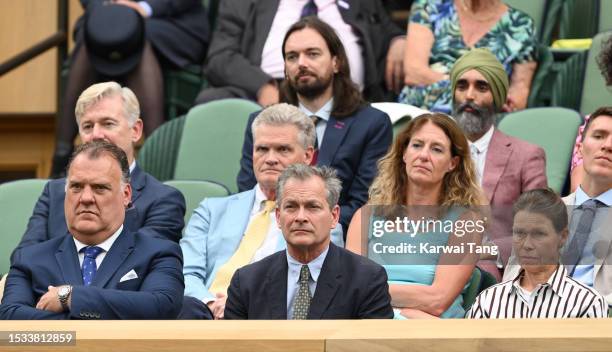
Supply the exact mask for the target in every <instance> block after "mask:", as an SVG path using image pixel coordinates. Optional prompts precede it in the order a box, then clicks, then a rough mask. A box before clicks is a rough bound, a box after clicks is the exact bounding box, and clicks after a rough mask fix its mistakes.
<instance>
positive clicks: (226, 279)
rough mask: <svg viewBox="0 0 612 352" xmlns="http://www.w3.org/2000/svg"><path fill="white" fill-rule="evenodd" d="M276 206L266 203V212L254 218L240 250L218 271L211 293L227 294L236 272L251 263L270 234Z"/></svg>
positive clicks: (269, 202) (239, 247)
mask: <svg viewBox="0 0 612 352" xmlns="http://www.w3.org/2000/svg"><path fill="white" fill-rule="evenodd" d="M275 204H276V203H275V202H274V201H272V200H267V201H265V205H264V210H263V211H261V212H260V213H259V214H257V215H255V217H253V220H252V221H251V223H250V224H249V226H248V228H247V230H246V232H245V233H244V237H242V241H240V245H239V246H238V249H237V250H236V252H235V253H234V255H233V256H232V257H231V258H230V260H228V261H227V263H225V264H223V266H222V267H221V268H219V270H218V271H217V274H216V276H215V279H214V280H213V282H212V284H211V285H210V289H209V291H210V292H212V293H216V292H221V293H224V294H225V293H227V288H228V286H229V284H230V280H231V279H232V276H233V275H234V272H235V271H236V270H238V269H240V268H242V267H243V266H245V265H247V264H248V263H249V262H250V261H251V259H252V258H253V255H255V252H256V251H257V250H258V249H259V247H261V244H262V243H263V241H264V239H265V238H266V235H267V234H268V228H269V227H270V212H271V211H272V209H274V205H275Z"/></svg>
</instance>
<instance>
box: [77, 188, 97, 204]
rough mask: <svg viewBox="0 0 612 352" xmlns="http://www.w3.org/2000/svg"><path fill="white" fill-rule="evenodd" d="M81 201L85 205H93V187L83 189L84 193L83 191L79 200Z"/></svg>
mask: <svg viewBox="0 0 612 352" xmlns="http://www.w3.org/2000/svg"><path fill="white" fill-rule="evenodd" d="M79 201H80V202H81V203H85V204H89V203H93V201H94V197H93V191H92V189H91V187H89V186H87V187H84V188H83V191H81V197H80V198H79Z"/></svg>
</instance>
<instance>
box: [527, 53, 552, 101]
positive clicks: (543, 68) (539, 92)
mask: <svg viewBox="0 0 612 352" xmlns="http://www.w3.org/2000/svg"><path fill="white" fill-rule="evenodd" d="M537 51H538V56H537V57H538V59H537V60H538V67H537V69H536V72H535V74H534V76H533V81H532V82H531V89H530V91H529V99H528V101H527V106H528V107H536V106H545V105H546V102H548V101H550V96H551V90H552V86H551V85H550V84H548V82H549V81H550V75H551V68H552V65H553V54H552V52H551V51H550V49H549V48H548V47H547V46H545V45H542V44H538V46H537Z"/></svg>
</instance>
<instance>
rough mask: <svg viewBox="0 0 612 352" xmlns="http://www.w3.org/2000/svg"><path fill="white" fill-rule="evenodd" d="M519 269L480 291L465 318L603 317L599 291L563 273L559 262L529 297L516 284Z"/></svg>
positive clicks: (604, 310) (604, 308)
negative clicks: (510, 278)
mask: <svg viewBox="0 0 612 352" xmlns="http://www.w3.org/2000/svg"><path fill="white" fill-rule="evenodd" d="M523 273H524V270H522V269H521V271H520V272H519V274H518V275H517V276H516V278H514V280H509V281H504V282H502V283H499V284H497V285H494V286H491V287H489V288H487V289H486V290H484V291H482V292H481V293H480V294H479V295H478V297H476V301H475V302H474V304H473V305H472V307H471V308H470V309H469V310H468V311H467V312H466V313H465V317H466V318H468V319H513V318H605V317H607V316H608V304H607V303H606V301H605V299H604V298H603V296H602V295H601V294H599V292H597V291H595V290H594V289H592V288H591V287H588V286H586V285H584V284H582V283H580V282H578V281H576V280H574V279H572V278H571V277H569V276H568V275H567V271H566V270H565V267H564V266H563V265H560V266H559V267H557V270H555V272H554V273H553V274H552V275H551V277H550V278H549V279H548V281H547V282H546V283H545V284H541V285H538V286H537V287H536V288H535V289H534V290H533V291H532V292H531V295H530V296H531V297H530V296H529V295H528V294H526V293H525V291H524V290H522V289H521V287H520V286H519V284H520V281H521V280H520V279H521V277H522V275H523Z"/></svg>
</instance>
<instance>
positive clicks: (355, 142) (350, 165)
mask: <svg viewBox="0 0 612 352" xmlns="http://www.w3.org/2000/svg"><path fill="white" fill-rule="evenodd" d="M258 114H259V112H255V113H253V114H251V116H250V117H249V121H248V123H247V126H246V131H245V133H244V144H243V146H242V159H241V160H240V173H239V174H238V189H239V190H240V191H241V192H243V191H246V190H249V189H252V188H253V187H254V186H255V184H256V183H257V180H256V179H255V174H254V173H253V133H252V132H251V124H252V123H253V120H254V119H255V117H256V116H257V115H258ZM392 141H393V131H392V127H391V122H390V120H389V116H387V114H385V113H384V112H382V111H380V110H378V109H374V108H373V107H371V106H364V107H362V108H360V109H359V110H357V112H356V113H355V114H354V115H351V116H348V117H345V118H342V119H337V118H335V117H333V116H332V117H331V118H330V119H329V121H328V122H327V127H326V128H325V135H324V136H323V141H322V142H321V145H320V148H319V155H318V158H317V165H318V166H330V167H333V168H334V169H336V172H337V173H338V178H339V179H340V181H342V192H341V193H340V200H339V202H338V203H339V204H340V223H341V224H342V229H343V230H344V237H345V238H346V231H347V229H348V225H349V223H350V222H351V218H352V217H353V213H355V211H356V210H357V209H359V208H360V207H361V206H363V205H364V204H365V202H366V201H367V200H368V188H370V185H371V184H372V181H373V180H374V177H376V174H377V172H378V168H377V166H376V163H377V162H378V159H380V158H381V157H382V156H383V155H385V153H386V152H387V149H389V146H390V145H391V142H392Z"/></svg>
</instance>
